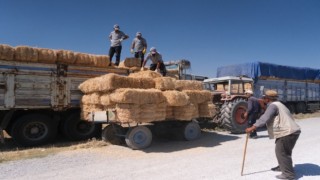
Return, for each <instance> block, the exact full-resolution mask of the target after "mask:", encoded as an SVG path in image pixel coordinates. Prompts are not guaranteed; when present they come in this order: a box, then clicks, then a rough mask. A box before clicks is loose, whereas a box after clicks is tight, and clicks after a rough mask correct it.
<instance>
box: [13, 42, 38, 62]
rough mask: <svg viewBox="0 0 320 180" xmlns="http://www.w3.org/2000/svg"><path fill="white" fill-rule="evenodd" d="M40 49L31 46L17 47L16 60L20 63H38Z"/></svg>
mask: <svg viewBox="0 0 320 180" xmlns="http://www.w3.org/2000/svg"><path fill="white" fill-rule="evenodd" d="M38 55H39V54H38V49H37V48H33V47H29V46H17V47H16V48H15V54H14V59H15V60H18V61H26V62H37V61H38Z"/></svg>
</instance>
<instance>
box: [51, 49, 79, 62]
mask: <svg viewBox="0 0 320 180" xmlns="http://www.w3.org/2000/svg"><path fill="white" fill-rule="evenodd" d="M56 52H57V62H59V63H65V64H74V63H75V61H76V56H75V53H74V52H72V51H68V50H58V51H56Z"/></svg>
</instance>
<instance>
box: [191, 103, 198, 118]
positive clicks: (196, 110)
mask: <svg viewBox="0 0 320 180" xmlns="http://www.w3.org/2000/svg"><path fill="white" fill-rule="evenodd" d="M193 105H194V108H193V112H192V118H198V117H199V105H198V104H193Z"/></svg>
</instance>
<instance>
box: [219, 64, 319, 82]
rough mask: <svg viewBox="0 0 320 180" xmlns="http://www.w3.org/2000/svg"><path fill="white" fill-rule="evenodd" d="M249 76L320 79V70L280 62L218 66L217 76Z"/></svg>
mask: <svg viewBox="0 0 320 180" xmlns="http://www.w3.org/2000/svg"><path fill="white" fill-rule="evenodd" d="M223 76H247V77H250V78H252V79H254V80H257V79H258V78H261V79H263V78H275V79H288V80H312V81H313V80H320V70H319V69H312V68H306V67H292V66H284V65H278V64H271V63H264V62H252V63H245V64H237V65H229V66H222V67H218V69H217V77H223Z"/></svg>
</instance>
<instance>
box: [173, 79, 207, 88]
mask: <svg viewBox="0 0 320 180" xmlns="http://www.w3.org/2000/svg"><path fill="white" fill-rule="evenodd" d="M175 89H176V90H178V91H182V90H203V85H202V82H200V81H192V80H176V81H175Z"/></svg>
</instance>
